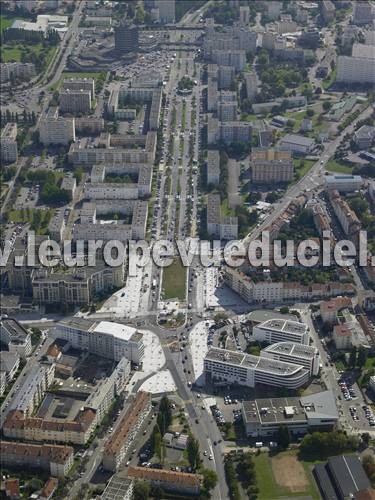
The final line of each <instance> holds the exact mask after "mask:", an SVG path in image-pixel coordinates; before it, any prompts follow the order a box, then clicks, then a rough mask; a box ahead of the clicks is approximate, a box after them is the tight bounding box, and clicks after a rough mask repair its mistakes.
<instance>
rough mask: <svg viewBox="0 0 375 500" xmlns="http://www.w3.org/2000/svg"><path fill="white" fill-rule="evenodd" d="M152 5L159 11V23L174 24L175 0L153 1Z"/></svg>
mask: <svg viewBox="0 0 375 500" xmlns="http://www.w3.org/2000/svg"><path fill="white" fill-rule="evenodd" d="M154 5H155V8H156V9H158V11H159V21H160V22H161V23H162V24H171V23H174V22H175V8H176V2H175V0H154Z"/></svg>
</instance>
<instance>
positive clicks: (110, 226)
mask: <svg viewBox="0 0 375 500" xmlns="http://www.w3.org/2000/svg"><path fill="white" fill-rule="evenodd" d="M72 237H73V240H74V241H79V240H83V241H90V240H103V242H105V243H107V242H108V241H113V240H115V241H120V242H121V243H123V244H125V243H126V242H127V241H129V240H130V239H132V226H131V224H126V223H124V222H122V221H117V220H114V221H111V222H109V223H107V222H106V223H103V224H102V223H97V224H91V223H81V224H76V225H75V226H74V228H73V232H72Z"/></svg>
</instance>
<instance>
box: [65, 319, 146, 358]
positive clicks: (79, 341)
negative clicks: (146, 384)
mask: <svg viewBox="0 0 375 500" xmlns="http://www.w3.org/2000/svg"><path fill="white" fill-rule="evenodd" d="M55 336H56V337H57V338H62V339H65V340H67V341H68V342H70V344H71V345H72V346H73V347H75V348H77V349H83V350H87V351H89V352H92V353H93V354H97V355H99V356H104V357H105V358H109V359H113V360H115V361H119V360H120V359H121V358H123V357H125V358H126V359H128V360H129V361H131V362H132V363H135V364H137V365H138V364H140V363H141V362H142V359H143V356H144V349H145V347H144V344H143V341H142V337H143V335H142V333H140V332H139V331H138V330H136V329H135V328H133V327H131V326H127V325H123V324H121V323H113V322H111V321H95V320H89V319H83V318H73V319H67V320H63V321H61V322H60V323H58V325H57V327H56V330H55Z"/></svg>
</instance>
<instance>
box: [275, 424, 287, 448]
mask: <svg viewBox="0 0 375 500" xmlns="http://www.w3.org/2000/svg"><path fill="white" fill-rule="evenodd" d="M276 440H277V443H278V445H279V446H280V447H281V448H283V449H286V448H288V446H289V444H290V432H289V429H288V427H287V426H286V425H280V427H279V428H278V430H277V434H276Z"/></svg>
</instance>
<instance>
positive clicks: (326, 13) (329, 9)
mask: <svg viewBox="0 0 375 500" xmlns="http://www.w3.org/2000/svg"><path fill="white" fill-rule="evenodd" d="M321 13H322V16H323V19H324V21H325V23H327V24H328V23H331V22H332V21H333V20H334V19H335V13H336V8H335V5H334V3H333V2H331V0H323V1H322V2H321Z"/></svg>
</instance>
